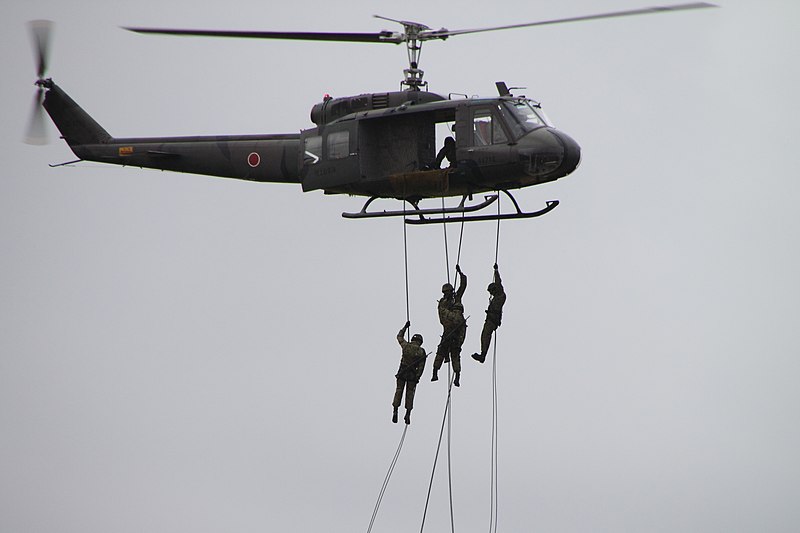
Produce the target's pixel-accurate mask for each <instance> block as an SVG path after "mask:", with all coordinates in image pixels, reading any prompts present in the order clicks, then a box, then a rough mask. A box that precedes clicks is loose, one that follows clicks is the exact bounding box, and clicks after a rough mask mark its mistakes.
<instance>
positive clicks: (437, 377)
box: [431, 368, 439, 381]
mask: <svg viewBox="0 0 800 533" xmlns="http://www.w3.org/2000/svg"><path fill="white" fill-rule="evenodd" d="M431 381H439V372H438V371H437V370H436V369H435V368H434V369H433V377H431Z"/></svg>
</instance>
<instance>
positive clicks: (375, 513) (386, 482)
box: [367, 425, 408, 533]
mask: <svg viewBox="0 0 800 533" xmlns="http://www.w3.org/2000/svg"><path fill="white" fill-rule="evenodd" d="M406 431H408V425H405V426H404V427H403V435H402V436H401V437H400V444H398V445H397V451H395V452H394V457H393V458H392V463H391V464H390V465H389V471H388V472H386V477H385V478H384V479H383V486H381V491H380V493H379V494H378V501H376V502H375V509H373V511H372V518H371V519H370V521H369V527H368V528H367V533H370V532H371V531H372V525H373V524H374V523H375V518H376V517H377V516H378V509H379V508H380V506H381V501H383V495H384V494H385V493H386V487H388V486H389V478H390V477H392V472H393V471H394V466H395V465H396V464H397V459H398V457H400V450H401V449H402V448H403V441H405V440H406Z"/></svg>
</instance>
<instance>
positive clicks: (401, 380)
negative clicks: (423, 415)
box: [392, 322, 427, 424]
mask: <svg viewBox="0 0 800 533" xmlns="http://www.w3.org/2000/svg"><path fill="white" fill-rule="evenodd" d="M409 327H411V322H406V325H405V326H403V329H401V330H400V332H399V333H398V334H397V342H398V343H400V347H401V348H402V350H403V353H402V356H401V358H400V368H399V369H398V370H397V374H395V377H396V378H397V389H396V390H395V392H394V400H393V401H392V407H393V408H394V411H393V412H392V422H394V423H397V409H398V408H399V407H400V401H401V400H402V399H403V390H405V393H406V416H405V418H404V420H405V422H406V424H410V423H411V409H413V408H414V393H415V392H416V390H417V383H419V378H421V377H422V372H423V370H424V369H425V358H426V357H427V354H426V353H425V349H424V348H422V335H420V334H419V333H415V334H414V336H413V337H411V342H408V341H406V339H405V335H406V331H408V328H409Z"/></svg>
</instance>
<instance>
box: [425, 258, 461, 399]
mask: <svg viewBox="0 0 800 533" xmlns="http://www.w3.org/2000/svg"><path fill="white" fill-rule="evenodd" d="M456 272H457V273H458V276H459V282H458V290H455V289H454V288H453V286H452V285H450V283H445V284H444V285H443V286H442V299H441V300H439V306H438V310H439V322H440V323H441V324H442V340H441V341H440V342H439V347H438V348H437V349H436V359H434V361H433V377H432V378H431V381H436V380H438V379H439V369H440V368H441V367H442V363H445V362H450V361H452V365H453V372H454V373H455V377H454V379H453V385H455V386H456V387H458V386H460V382H459V378H460V377H461V346H462V345H463V344H464V338H465V337H466V335H467V321H466V320H465V319H464V305H463V304H462V303H461V298H462V297H463V296H464V291H466V290H467V276H465V275H464V273H463V272H461V267H460V266H458V265H456Z"/></svg>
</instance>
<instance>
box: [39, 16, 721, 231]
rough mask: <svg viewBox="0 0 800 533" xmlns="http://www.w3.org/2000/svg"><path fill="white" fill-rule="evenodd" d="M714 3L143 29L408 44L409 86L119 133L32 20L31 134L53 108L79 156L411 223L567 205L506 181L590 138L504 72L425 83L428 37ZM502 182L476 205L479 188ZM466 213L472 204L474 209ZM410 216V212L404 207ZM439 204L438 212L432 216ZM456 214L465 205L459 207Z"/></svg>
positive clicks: (553, 171) (547, 177)
mask: <svg viewBox="0 0 800 533" xmlns="http://www.w3.org/2000/svg"><path fill="white" fill-rule="evenodd" d="M707 7H715V6H714V5H713V4H708V3H705V2H700V3H689V4H680V5H673V6H665V7H650V8H643V9H634V10H628V11H616V12H610V13H602V14H596V15H587V16H578V17H571V18H562V19H555V20H546V21H539V22H530V23H524V24H514V25H507V26H495V27H487V28H476V29H464V30H448V29H445V28H442V29H439V30H434V29H431V28H429V27H428V26H425V25H424V24H420V23H417V22H410V21H404V20H394V19H390V18H386V17H381V16H377V15H376V18H379V19H382V20H387V21H390V22H394V23H398V24H400V25H401V26H402V28H403V31H402V32H394V31H386V30H384V31H380V32H377V33H313V32H249V31H217V30H186V29H164V28H134V27H128V28H125V29H127V30H130V31H133V32H138V33H143V34H166V35H182V36H203V37H234V38H257V39H298V40H314V41H345V42H362V43H388V44H401V43H405V45H406V47H407V50H408V68H407V69H404V71H403V72H404V75H405V78H404V79H403V81H402V82H401V84H400V88H399V89H400V90H397V91H388V92H383V93H371V94H360V95H357V96H348V97H341V98H330V97H326V98H325V99H324V100H323V101H322V102H320V103H318V104H316V105H314V106H313V107H312V109H311V121H312V122H313V123H314V125H315V127H312V128H309V129H304V130H301V131H300V133H288V134H270V135H234V136H196V137H145V138H120V137H113V136H111V135H110V134H109V133H108V132H107V131H106V130H105V129H103V127H102V126H100V124H98V123H97V122H96V121H95V120H94V119H93V118H92V117H91V116H90V115H89V114H88V113H86V112H85V111H84V110H83V109H82V108H81V107H80V106H79V105H78V104H76V103H75V101H73V100H72V99H71V98H70V97H69V96H68V95H67V93H66V92H64V91H63V90H62V89H61V88H60V87H59V86H58V85H56V83H55V82H54V81H53V80H52V79H50V78H45V77H44V76H45V73H46V70H47V55H48V49H49V41H50V39H49V34H50V28H51V23H49V22H47V21H33V22H32V23H31V30H32V34H33V38H34V45H35V48H36V54H37V59H38V61H37V76H38V78H37V81H36V82H35V85H36V86H37V87H38V91H37V94H36V98H35V101H34V116H33V119H32V121H31V127H30V128H29V134H28V140H29V142H34V143H36V142H40V141H41V138H42V137H43V129H44V121H43V115H42V111H41V110H42V108H44V109H45V110H46V111H47V113H48V114H49V115H50V117H51V119H52V120H53V122H54V123H55V125H56V127H57V128H58V129H59V131H60V132H61V135H62V138H63V139H64V140H65V141H66V142H67V144H68V145H69V147H70V149H71V150H72V151H73V152H74V154H75V155H76V156H77V157H78V160H76V161H71V162H70V163H75V162H78V161H96V162H102V163H109V164H115V165H126V166H137V167H142V168H154V169H162V170H171V171H176V172H187V173H193V174H203V175H211V176H220V177H227V178H236V179H242V180H249V181H258V182H272V183H296V184H300V185H301V187H302V190H303V191H314V190H322V191H323V192H324V193H325V194H348V195H355V196H365V197H368V199H367V200H366V202H365V203H364V206H363V207H362V209H361V210H360V211H358V212H355V213H342V216H344V217H347V218H372V217H386V216H404V217H406V220H405V222H406V223H410V224H427V223H440V222H453V221H475V220H500V219H516V218H532V217H538V216H541V215H543V214H545V213H548V212H549V211H551V210H552V209H553V208H555V207H556V206H557V205H558V201H557V200H552V201H548V202H547V203H546V207H544V208H542V209H540V210H538V211H532V212H523V211H522V210H521V209H520V207H519V205H518V203H517V201H516V199H515V198H514V197H513V195H512V194H511V193H510V192H509V190H513V189H520V188H524V187H530V186H533V185H538V184H541V183H547V182H552V181H554V180H557V179H559V178H563V177H564V176H567V175H569V174H570V173H572V172H573V171H574V170H575V169H576V168H577V167H578V164H579V163H580V159H581V149H580V146H579V145H578V143H576V142H575V141H574V140H573V139H572V138H571V137H570V136H568V135H567V134H566V133H564V132H562V131H559V130H558V129H556V128H555V127H554V126H553V124H552V122H551V121H550V120H549V118H548V117H547V115H546V114H545V113H544V111H543V110H542V107H541V105H540V104H539V103H538V102H537V101H535V100H532V99H530V98H527V97H525V96H514V95H512V94H511V91H510V90H509V88H508V87H507V85H506V84H505V83H504V82H497V83H496V87H497V90H498V93H499V94H498V95H497V96H495V97H491V98H468V97H466V96H453V95H448V96H442V95H439V94H436V93H433V92H429V91H428V84H427V82H426V81H423V74H424V72H423V71H422V70H421V69H420V68H419V56H420V51H421V49H422V45H423V43H424V42H426V41H430V40H446V39H448V38H450V37H454V36H458V35H465V34H470V33H480V32H488V31H496V30H505V29H513V28H523V27H532V26H541V25H547V24H558V23H566V22H576V21H583V20H592V19H604V18H613V17H623V16H631V15H643V14H651V13H664V12H670V11H680V10H690V9H700V8H707ZM442 124H446V125H451V124H452V126H451V127H450V129H451V131H452V132H453V134H454V137H455V143H452V141H451V143H450V146H451V152H450V154H449V155H448V159H449V160H450V161H451V164H450V167H449V168H445V169H440V168H439V160H440V159H441V156H440V157H437V150H436V148H437V147H436V128H437V125H442ZM490 192H492V193H494V194H490V195H487V196H485V197H484V200H483V201H479V202H478V203H475V204H471V205H467V200H468V199H469V200H470V201H471V200H472V197H473V195H474V194H480V193H490ZM500 192H503V193H504V194H506V195H507V196H508V197H509V198H510V199H511V201H512V203H513V206H514V211H512V212H509V213H502V214H501V213H499V210H498V213H496V214H491V215H488V214H472V213H476V212H478V211H481V210H482V209H485V208H487V207H488V206H489V205H490V204H492V203H494V202H495V201H497V200H498V199H499V193H500ZM452 196H461V201H460V203H459V204H458V205H457V206H455V207H445V206H444V202H442V205H441V207H429V208H421V207H420V205H419V203H420V201H421V200H423V199H430V198H444V197H452ZM381 198H392V199H399V200H403V201H405V202H407V203H408V204H409V205H410V206H411V208H410V209H408V208H406V204H405V203H404V204H403V205H404V209H402V210H396V209H395V210H391V211H370V210H369V207H370V204H371V203H372V202H373V201H375V200H376V199H381ZM468 213H469V214H468ZM408 215H413V217H411V218H407V217H408ZM433 215H437V216H433ZM455 215H458V216H455Z"/></svg>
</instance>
